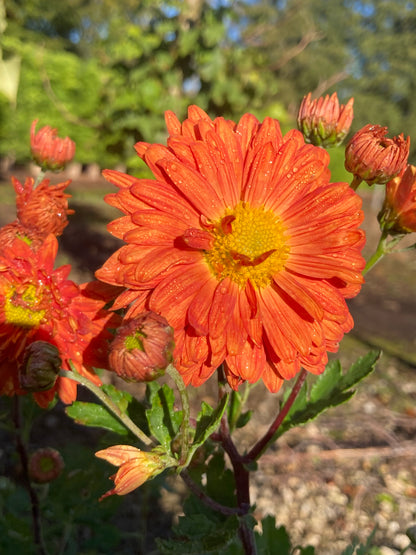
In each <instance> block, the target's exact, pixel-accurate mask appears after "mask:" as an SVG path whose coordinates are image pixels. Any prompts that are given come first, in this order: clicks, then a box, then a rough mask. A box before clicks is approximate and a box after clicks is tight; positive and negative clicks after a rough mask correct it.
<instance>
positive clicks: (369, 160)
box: [345, 124, 410, 186]
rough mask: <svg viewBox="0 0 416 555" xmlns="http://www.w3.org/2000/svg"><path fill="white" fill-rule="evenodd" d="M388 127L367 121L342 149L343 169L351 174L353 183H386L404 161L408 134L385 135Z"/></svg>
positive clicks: (403, 166) (402, 167) (408, 146)
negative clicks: (343, 157)
mask: <svg viewBox="0 0 416 555" xmlns="http://www.w3.org/2000/svg"><path fill="white" fill-rule="evenodd" d="M386 135H387V127H381V126H380V125H371V124H369V125H366V126H365V127H363V128H362V129H360V131H357V133H355V135H354V136H353V137H352V138H351V140H350V141H349V143H348V144H347V146H346V149H345V169H346V170H347V171H349V172H350V173H352V174H354V180H355V182H356V186H358V184H359V183H360V182H361V181H363V180H364V181H365V182H366V183H368V185H373V184H374V183H380V184H385V183H387V182H388V181H390V179H392V178H393V177H395V176H396V175H398V174H399V173H400V172H401V171H402V170H403V169H404V168H405V167H406V164H407V157H408V156H409V148H410V137H407V139H406V140H405V139H404V137H403V133H402V134H401V135H399V136H398V137H393V139H389V138H388V137H386Z"/></svg>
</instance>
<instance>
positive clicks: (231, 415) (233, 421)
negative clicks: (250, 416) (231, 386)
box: [227, 391, 243, 432]
mask: <svg viewBox="0 0 416 555" xmlns="http://www.w3.org/2000/svg"><path fill="white" fill-rule="evenodd" d="M242 406H243V401H242V398H241V393H239V392H238V391H232V392H231V395H230V402H229V403H228V409H227V413H228V426H229V428H230V431H231V432H232V431H233V430H234V429H235V427H236V425H237V421H238V418H239V416H240V414H241V408H242Z"/></svg>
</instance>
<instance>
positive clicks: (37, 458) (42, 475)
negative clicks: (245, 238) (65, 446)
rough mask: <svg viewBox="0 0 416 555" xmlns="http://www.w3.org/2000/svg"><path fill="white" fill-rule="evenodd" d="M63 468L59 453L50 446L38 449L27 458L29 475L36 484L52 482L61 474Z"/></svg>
mask: <svg viewBox="0 0 416 555" xmlns="http://www.w3.org/2000/svg"><path fill="white" fill-rule="evenodd" d="M63 469H64V461H63V459H62V457H61V454H60V453H59V451H57V450H56V449H53V448H52V447H43V448H42V449H38V450H37V451H35V452H34V453H33V454H32V455H31V457H30V459H29V476H30V478H31V480H33V482H36V483H37V484H46V483H48V482H52V480H55V479H56V478H58V476H60V475H61V474H62V471H63Z"/></svg>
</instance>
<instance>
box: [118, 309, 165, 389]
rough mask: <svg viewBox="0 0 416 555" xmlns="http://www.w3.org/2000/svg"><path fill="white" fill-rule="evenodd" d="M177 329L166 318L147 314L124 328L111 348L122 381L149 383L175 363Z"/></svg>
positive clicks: (127, 323) (126, 324) (151, 313)
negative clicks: (173, 361) (174, 340)
mask: <svg viewBox="0 0 416 555" xmlns="http://www.w3.org/2000/svg"><path fill="white" fill-rule="evenodd" d="M173 347H174V343H173V329H172V328H171V327H170V326H169V324H168V323H167V321H166V320H165V318H163V317H162V316H159V315H158V314H155V313H154V312H144V313H143V314H141V315H139V316H138V317H137V318H134V319H133V320H130V321H128V322H126V323H125V324H123V325H122V326H120V328H119V329H118V330H117V334H116V337H115V339H114V340H113V342H112V344H111V347H110V355H109V360H110V366H111V368H112V369H113V370H114V371H115V372H116V373H117V374H118V375H119V376H121V377H122V378H124V379H127V380H134V381H139V382H142V381H144V382H148V381H152V380H155V379H156V378H158V377H159V376H161V375H162V374H163V373H164V371H165V369H166V367H167V366H168V364H169V363H170V362H171V360H172V352H173Z"/></svg>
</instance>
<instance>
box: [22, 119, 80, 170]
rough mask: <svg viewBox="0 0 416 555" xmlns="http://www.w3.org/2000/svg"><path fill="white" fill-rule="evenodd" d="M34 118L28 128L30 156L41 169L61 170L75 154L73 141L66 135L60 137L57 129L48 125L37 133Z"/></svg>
mask: <svg viewBox="0 0 416 555" xmlns="http://www.w3.org/2000/svg"><path fill="white" fill-rule="evenodd" d="M37 122H38V120H37V119H35V120H34V122H33V123H32V126H31V128H30V147H31V150H32V156H33V158H34V160H35V162H36V163H37V164H39V166H40V167H41V168H42V169H43V170H51V171H61V170H63V169H64V167H65V166H66V164H67V163H68V162H70V161H71V160H72V158H73V157H74V155H75V143H74V141H71V139H69V138H68V137H65V139H60V138H59V137H58V136H57V133H58V132H57V130H56V129H52V127H49V125H46V126H45V127H42V128H41V129H40V130H39V131H38V132H37V133H35V128H36V124H37Z"/></svg>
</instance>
